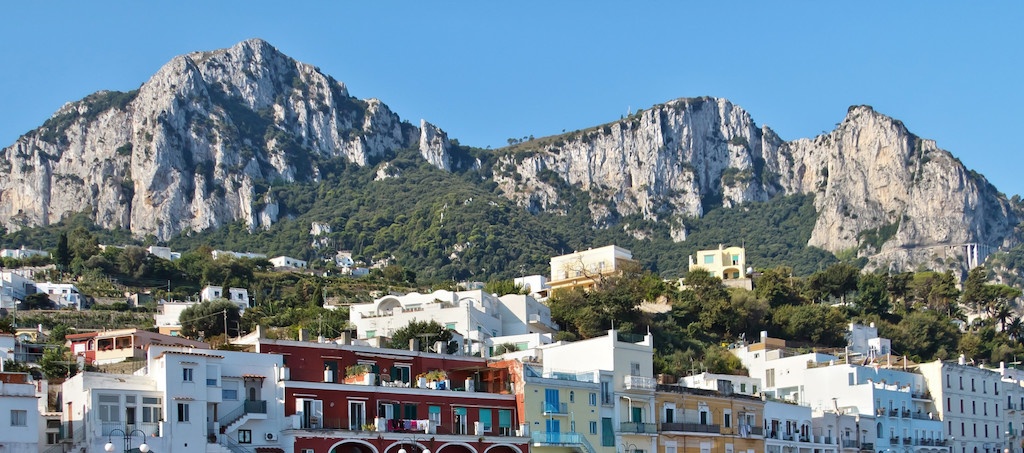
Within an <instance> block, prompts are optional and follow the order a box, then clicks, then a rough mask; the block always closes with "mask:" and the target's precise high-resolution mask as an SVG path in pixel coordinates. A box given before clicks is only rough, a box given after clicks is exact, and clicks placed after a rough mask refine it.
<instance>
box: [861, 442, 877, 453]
mask: <svg viewBox="0 0 1024 453" xmlns="http://www.w3.org/2000/svg"><path fill="white" fill-rule="evenodd" d="M860 451H872V452H873V451H875V444H874V442H864V443H862V444H860Z"/></svg>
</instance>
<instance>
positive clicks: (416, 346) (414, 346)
mask: <svg viewBox="0 0 1024 453" xmlns="http://www.w3.org/2000/svg"><path fill="white" fill-rule="evenodd" d="M409 350H410V351H419V350H420V339H419V338H410V339H409Z"/></svg>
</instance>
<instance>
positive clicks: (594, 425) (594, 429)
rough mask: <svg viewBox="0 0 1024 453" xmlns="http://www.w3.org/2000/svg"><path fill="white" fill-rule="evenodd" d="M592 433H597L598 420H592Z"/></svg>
mask: <svg viewBox="0 0 1024 453" xmlns="http://www.w3.org/2000/svg"><path fill="white" fill-rule="evenodd" d="M590 434H597V422H593V421H592V422H590Z"/></svg>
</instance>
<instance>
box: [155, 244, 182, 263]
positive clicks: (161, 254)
mask: <svg viewBox="0 0 1024 453" xmlns="http://www.w3.org/2000/svg"><path fill="white" fill-rule="evenodd" d="M146 250H148V251H149V254H150V255H153V256H155V257H157V258H163V259H165V260H167V261H174V260H176V259H179V258H181V252H173V251H171V248H170V247H160V246H156V245H151V246H149V248H148V249H146Z"/></svg>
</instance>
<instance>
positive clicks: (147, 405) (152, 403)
mask: <svg viewBox="0 0 1024 453" xmlns="http://www.w3.org/2000/svg"><path fill="white" fill-rule="evenodd" d="M161 409H162V408H161V405H160V398H151V397H147V396H144V397H142V423H157V422H159V421H161V420H163V417H161V415H160V411H161Z"/></svg>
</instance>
